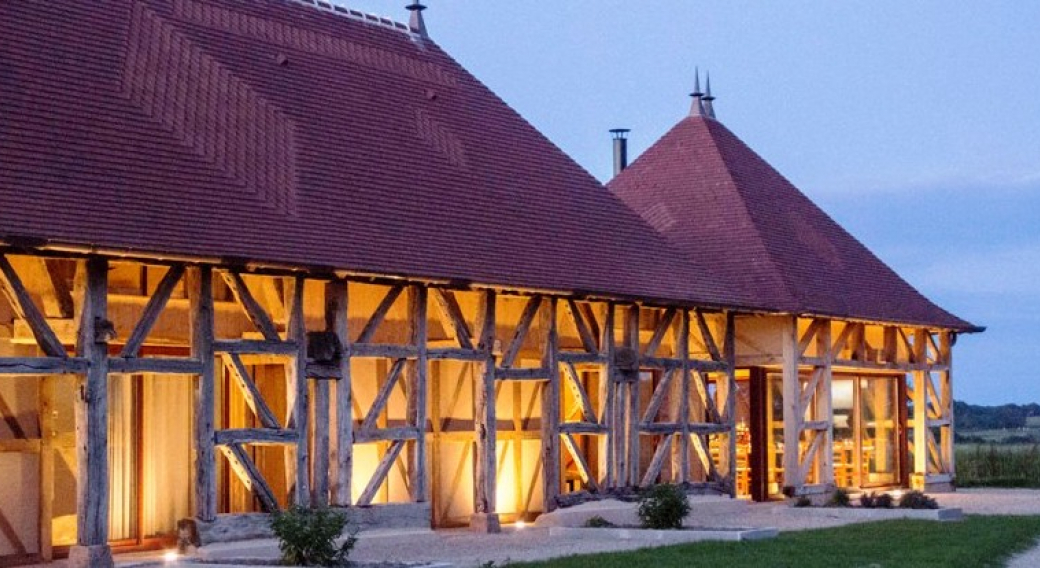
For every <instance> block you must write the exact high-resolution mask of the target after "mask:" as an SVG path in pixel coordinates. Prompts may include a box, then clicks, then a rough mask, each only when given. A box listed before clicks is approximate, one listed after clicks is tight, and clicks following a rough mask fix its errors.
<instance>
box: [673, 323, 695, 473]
mask: <svg viewBox="0 0 1040 568" xmlns="http://www.w3.org/2000/svg"><path fill="white" fill-rule="evenodd" d="M673 334H674V335H673V338H672V340H673V341H674V343H675V354H676V355H677V356H678V357H679V358H680V360H681V361H682V366H681V367H679V368H678V369H677V371H676V372H678V373H679V384H678V390H679V393H678V397H677V398H678V401H677V404H673V407H672V408H673V411H674V413H673V415H672V419H673V420H674V421H676V422H679V424H680V425H681V428H682V429H681V431H680V432H679V439H678V441H677V442H675V443H673V444H672V445H673V450H672V477H673V479H674V480H675V482H676V483H686V482H688V481H689V480H690V428H689V423H690V395H691V392H690V312H689V310H686V309H682V310H679V324H678V325H677V326H675V329H674V330H673Z"/></svg>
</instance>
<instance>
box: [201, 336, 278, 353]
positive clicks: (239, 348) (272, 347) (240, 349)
mask: <svg viewBox="0 0 1040 568" xmlns="http://www.w3.org/2000/svg"><path fill="white" fill-rule="evenodd" d="M213 351H214V352H216V353H238V354H241V355H295V354H296V352H297V344H296V342H295V341H265V340H254V339H230V340H221V341H214V342H213Z"/></svg>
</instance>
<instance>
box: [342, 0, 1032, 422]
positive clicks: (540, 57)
mask: <svg viewBox="0 0 1040 568" xmlns="http://www.w3.org/2000/svg"><path fill="white" fill-rule="evenodd" d="M405 3H407V2H403V1H402V2H394V1H391V2H387V1H385V0H380V1H376V0H369V1H354V2H349V3H348V4H349V5H350V6H352V7H355V8H359V9H363V10H367V11H372V12H376V13H379V14H386V15H391V16H393V17H394V18H395V19H399V20H404V19H406V18H407V16H406V13H405V11H404V10H403V9H401V7H400V5H401V4H405ZM427 4H428V5H429V6H430V8H429V10H427V11H426V21H427V25H428V27H429V30H430V34H431V36H432V37H433V38H434V39H435V40H436V41H437V42H438V43H439V44H440V45H441V46H443V47H444V48H445V49H446V50H447V51H448V52H449V53H451V54H452V55H453V56H454V57H455V58H456V59H457V60H459V62H460V63H462V64H463V65H464V66H465V67H466V68H468V69H469V70H470V71H471V72H473V73H474V74H475V75H476V76H477V77H478V78H479V79H480V80H481V81H483V82H484V83H485V84H486V85H488V86H489V87H490V88H491V89H492V90H494V91H495V92H496V93H498V95H499V96H501V97H502V98H503V99H505V100H506V102H508V103H509V104H510V105H511V106H513V108H515V109H516V110H517V111H519V112H520V114H522V115H523V116H524V117H525V118H526V119H527V120H529V121H530V122H531V123H532V124H534V125H535V126H536V127H537V128H539V129H540V130H541V131H542V132H544V133H545V134H546V135H547V136H548V137H549V138H550V139H551V140H553V141H554V142H555V143H556V144H557V145H559V146H560V147H561V148H562V149H563V150H564V151H566V152H567V153H568V154H570V155H571V156H572V157H573V158H574V159H575V160H577V161H578V163H580V164H581V165H582V166H584V167H585V168H586V169H588V170H589V171H590V172H592V173H593V174H594V175H595V176H596V177H598V178H599V179H601V180H603V181H606V180H607V179H608V177H609V176H610V174H611V156H610V140H609V136H608V134H607V130H608V129H609V128H612V127H619V126H623V127H628V128H631V129H632V130H633V132H632V134H631V150H630V151H631V153H632V154H633V155H638V153H640V152H642V151H643V150H645V149H646V148H647V147H648V146H649V145H650V144H652V143H653V142H654V141H655V140H656V139H657V138H658V137H659V136H661V135H662V134H664V132H665V131H666V130H667V129H668V128H669V127H671V126H672V124H674V123H675V122H676V121H678V120H679V119H680V118H681V117H682V116H683V115H684V113H685V112H686V110H687V108H688V99H687V97H686V94H687V93H688V92H689V91H690V90H691V87H692V82H693V70H694V67H695V66H700V68H701V69H702V70H704V69H708V70H710V71H711V75H712V87H713V91H714V94H715V95H716V96H717V97H718V100H717V101H716V111H717V113H718V117H719V119H720V120H721V121H722V122H723V123H725V124H726V125H727V126H728V127H729V128H730V129H731V130H733V131H734V132H735V133H736V134H737V135H738V136H740V137H741V138H742V139H743V140H744V141H745V142H747V143H748V145H750V146H751V147H752V148H754V149H755V150H756V151H757V152H758V153H759V154H761V155H762V156H763V157H764V158H765V159H766V160H767V161H769V162H770V163H771V164H773V165H774V166H775V167H776V168H777V169H778V170H779V171H780V172H781V173H783V174H784V175H785V176H787V177H788V179H790V180H791V181H792V182H793V183H794V184H795V185H796V186H798V187H799V188H800V189H801V190H802V191H804V192H805V193H806V194H807V195H808V196H809V197H810V198H812V199H813V200H815V201H816V202H817V203H818V204H819V205H820V206H821V207H823V208H824V210H826V211H827V212H828V213H830V214H831V215H832V216H833V217H834V218H835V219H837V220H838V221H839V222H840V223H842V224H843V225H844V226H845V227H846V228H847V229H849V230H850V231H851V232H852V233H853V234H854V235H855V236H856V237H858V238H859V239H860V240H861V241H863V242H864V243H865V244H866V245H867V246H869V247H870V248H871V249H872V250H873V251H874V252H876V253H877V254H878V255H879V256H880V257H881V258H882V259H883V260H885V261H886V262H888V263H889V264H890V265H892V266H893V267H894V268H895V269H896V270H897V271H899V272H900V273H901V274H902V275H903V276H904V277H905V278H906V279H907V280H909V281H910V283H911V284H913V285H915V286H916V287H917V288H918V289H920V290H921V291H922V292H924V293H925V294H926V295H928V296H929V297H931V298H932V299H934V300H935V301H937V302H938V303H940V304H941V305H943V306H944V307H946V308H947V309H949V310H951V311H953V312H954V313H956V314H958V315H960V316H962V317H964V318H966V319H969V320H971V321H973V322H976V323H979V324H981V325H985V326H987V327H988V328H989V329H988V331H987V332H986V333H984V334H981V335H973V336H965V337H962V338H961V339H960V341H959V342H958V344H957V348H956V350H955V369H956V371H955V381H956V387H955V393H956V396H957V397H958V398H959V399H964V400H967V401H969V402H975V403H985V404H995V403H1003V402H1030V401H1040V380H1037V378H1038V374H1037V370H1036V369H1035V368H1034V367H1033V366H1032V365H1031V364H1030V363H1029V361H1030V360H1031V359H1032V357H1033V356H1034V354H1035V353H1036V352H1038V351H1040V33H1038V32H1037V30H1040V6H1038V5H1037V4H1035V3H1033V2H1025V1H1023V2H985V3H981V2H977V3H969V2H948V1H947V2H940V1H915V2H905V1H887V0H885V1H870V2H867V1H849V2H830V1H822V0H821V1H817V2H807V1H789V2H747V1H732V2H714V3H703V2H689V1H684V2H680V1H675V0H673V1H665V0H644V1H640V2H632V1H628V2H625V1H620V0H613V1H612V0H600V1H595V2H594V1H592V0H581V1H577V0H575V1H567V2H561V1H559V0H556V1H551V0H522V1H516V2H503V1H488V0H451V1H450V2H449V1H448V0H428V1H427Z"/></svg>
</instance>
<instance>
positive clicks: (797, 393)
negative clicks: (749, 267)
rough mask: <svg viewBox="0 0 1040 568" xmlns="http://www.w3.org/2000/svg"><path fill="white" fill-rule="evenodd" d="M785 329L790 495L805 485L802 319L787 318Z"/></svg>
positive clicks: (786, 480) (787, 484)
mask: <svg viewBox="0 0 1040 568" xmlns="http://www.w3.org/2000/svg"><path fill="white" fill-rule="evenodd" d="M785 320H786V321H784V325H783V327H782V329H781V335H782V342H783V356H784V363H783V378H782V381H783V384H782V387H781V390H782V392H783V397H784V410H783V415H784V458H783V466H784V487H785V489H786V490H787V492H788V493H790V492H791V491H797V490H798V489H799V488H800V487H801V486H802V485H803V484H804V482H805V478H804V477H803V472H802V469H801V461H800V460H799V455H798V454H799V447H800V438H801V432H802V419H803V418H802V414H801V410H802V402H801V394H802V386H801V382H800V381H799V378H798V362H799V356H798V317H797V316H789V317H786V318H785Z"/></svg>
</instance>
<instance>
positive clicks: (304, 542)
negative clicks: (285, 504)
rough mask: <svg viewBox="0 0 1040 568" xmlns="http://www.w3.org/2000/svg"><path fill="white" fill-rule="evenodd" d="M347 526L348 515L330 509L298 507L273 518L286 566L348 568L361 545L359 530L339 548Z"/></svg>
mask: <svg viewBox="0 0 1040 568" xmlns="http://www.w3.org/2000/svg"><path fill="white" fill-rule="evenodd" d="M346 526H347V517H346V515H344V514H343V513H340V512H337V511H333V510H331V509H327V508H321V509H307V508H305V507H299V506H297V507H293V508H291V509H289V510H288V511H285V512H281V513H275V514H274V516H273V517H272V518H271V530H272V531H273V532H274V534H275V536H276V537H278V549H279V550H280V551H281V552H282V564H284V565H286V566H345V565H346V564H347V557H348V556H349V555H350V551H351V550H352V549H353V548H354V545H355V544H356V543H357V530H353V531H351V532H350V534H349V535H347V538H346V539H345V540H344V541H343V543H342V544H340V545H338V546H337V544H336V540H337V539H338V538H340V536H342V535H343V530H344V529H345V528H346Z"/></svg>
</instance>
